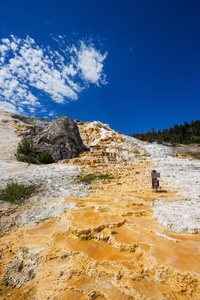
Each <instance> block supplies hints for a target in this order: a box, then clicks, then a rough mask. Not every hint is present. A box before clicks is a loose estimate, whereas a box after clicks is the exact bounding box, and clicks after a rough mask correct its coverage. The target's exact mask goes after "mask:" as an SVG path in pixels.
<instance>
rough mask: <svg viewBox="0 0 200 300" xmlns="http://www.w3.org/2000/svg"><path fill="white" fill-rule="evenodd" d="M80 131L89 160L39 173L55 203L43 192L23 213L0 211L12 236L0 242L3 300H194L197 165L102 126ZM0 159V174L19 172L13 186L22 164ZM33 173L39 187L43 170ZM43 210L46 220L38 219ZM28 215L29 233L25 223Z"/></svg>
mask: <svg viewBox="0 0 200 300" xmlns="http://www.w3.org/2000/svg"><path fill="white" fill-rule="evenodd" d="M2 118H3V117H2ZM5 118H7V120H9V117H8V116H6V117H5ZM2 124H4V125H5V122H4V123H2ZM9 124H10V127H9V128H10V129H9V130H10V131H8V130H7V129H6V128H5V127H4V129H5V130H7V131H6V132H7V135H8V132H12V130H13V128H14V127H12V126H11V123H9ZM77 124H78V126H79V130H80V133H81V136H82V139H83V141H84V143H85V145H86V146H88V147H89V148H90V149H91V151H90V152H85V153H84V154H82V155H81V156H80V157H79V158H75V159H73V160H70V161H68V160H64V161H61V162H60V163H59V164H55V165H53V167H52V166H49V171H47V170H46V169H45V170H46V171H45V172H46V173H45V174H46V176H47V174H49V175H48V176H49V177H48V180H50V175H51V174H52V175H51V176H52V182H50V184H49V185H48V184H47V191H48V193H49V189H50V186H51V185H52V184H54V180H57V179H56V178H57V177H56V178H55V177H54V176H53V174H54V172H57V173H56V174H57V175H58V174H59V172H60V174H61V175H60V177H61V179H60V182H61V186H56V185H55V184H54V185H53V187H54V189H57V190H56V193H53V191H52V198H51V194H50V195H49V196H48V195H47V194H48V193H47V191H45V190H42V193H43V194H42V195H43V196H42V195H40V194H38V196H37V197H38V198H37V199H36V196H35V197H32V198H31V199H29V200H27V201H25V203H24V204H23V207H19V208H16V207H7V208H5V209H4V208H3V209H2V219H1V222H2V223H1V224H7V226H8V225H9V226H8V228H7V229H6V230H3V232H2V236H1V242H0V256H1V270H0V280H1V287H0V299H6V300H7V299H9V300H10V299H12V300H14V299H21V300H22V299H24V300H25V299H36V300H40V299H52V300H53V299H54V300H56V299H58V300H65V299H83V300H84V299H91V300H93V299H98V300H100V299H119V300H121V299H122V300H123V299H138V300H139V299H163V300H164V299H178V300H179V299H180V300H182V299H183V300H185V299H200V246H199V245H200V234H199V231H200V226H199V219H198V216H196V215H195V208H196V207H198V201H199V194H200V191H199V190H198V186H199V177H198V176H199V166H200V165H199V162H198V161H195V162H194V161H189V160H187V159H184V160H180V159H178V158H175V157H173V155H172V152H171V149H170V148H166V147H162V146H158V145H148V144H145V143H142V142H139V141H137V140H136V139H132V138H130V137H126V136H124V135H122V134H121V133H117V132H114V131H113V130H111V129H110V128H109V126H108V125H105V124H101V123H100V122H94V123H83V122H78V121H77ZM13 126H14V125H13ZM11 136H12V137H13V138H12V141H13V143H14V138H16V141H18V138H17V137H15V136H14V135H12V134H11V133H10V138H11ZM1 156H2V159H1V168H2V167H3V166H5V164H6V163H7V164H10V165H13V166H14V165H15V168H14V167H13V168H12V170H11V172H12V175H13V177H14V176H15V174H16V173H17V170H18V168H19V167H18V165H17V163H18V162H16V161H14V159H13V158H12V159H11V158H8V157H6V158H5V159H4V158H3V152H1ZM8 159H9V160H8ZM72 163H73V164H75V165H74V166H71V164H72ZM79 165H80V166H82V168H80V166H79ZM39 167H41V166H39ZM20 168H23V167H22V166H21V165H20ZM26 168H27V166H26ZM30 168H32V169H31V170H32V171H33V172H35V173H34V174H35V176H36V177H37V176H38V175H37V172H38V170H39V169H34V168H37V167H33V166H30ZM52 168H53V169H52ZM152 169H156V170H158V171H159V172H160V173H161V189H160V190H159V192H158V193H155V192H153V191H152V189H151V179H150V173H151V170H152ZM34 170H35V171H34ZM64 170H66V173H68V177H66V175H65V172H64ZM15 172H16V173H15ZM18 172H19V170H18ZM48 172H49V173H48ZM70 172H72V173H73V176H72V177H70V174H71V173H70ZM89 173H95V174H102V173H105V174H110V175H113V176H114V179H112V180H107V181H106V180H104V181H96V182H94V183H93V184H92V186H84V185H83V184H80V183H78V177H76V176H77V175H80V174H89ZM178 173H180V174H178ZM2 174H4V179H5V176H7V178H8V174H7V173H6V172H5V171H4V173H2ZM18 174H19V173H18ZM20 174H21V173H20ZM27 174H28V171H27ZM189 175H190V176H191V177H192V178H193V180H192V181H191V182H190V179H188V178H189ZM20 176H21V175H20ZM41 176H42V175H41ZM20 178H22V176H21V177H20ZM41 178H42V177H41ZM41 178H40V180H43V179H41ZM194 178H195V181H194ZM22 179H23V178H22ZM23 180H24V179H23ZM32 180H34V179H32ZM70 180H71V181H70ZM68 181H70V182H71V185H69V184H68V185H67V182H68ZM58 182H59V180H58ZM58 182H57V184H58ZM187 184H188V185H189V186H188V187H187ZM72 190H73V191H72ZM68 191H70V192H69V194H67V192H68ZM65 193H66V195H65ZM74 193H75V194H74ZM47 196H48V197H47ZM56 206H57V207H58V208H59V209H58V210H57V211H56V209H55V207H56ZM44 207H46V208H49V211H51V214H50V213H49V217H48V214H47V216H46V215H45V216H46V217H45V218H43V219H42V218H38V215H39V214H40V211H41V215H42V211H43V210H44ZM163 207H164V210H163V209H162V208H163ZM179 207H182V208H184V207H185V211H184V209H183V211H181V210H180V209H179ZM171 208H174V211H172V210H171V211H170V209H171ZM175 208H177V210H176V209H175ZM34 209H35V210H34ZM52 210H53V212H54V214H52ZM27 212H29V213H27ZM30 212H31V213H32V214H33V216H34V218H35V223H34V222H32V223H31V222H30V223H29V222H28V220H27V219H25V217H27V216H29V215H30ZM174 212H175V215H174ZM34 213H35V214H36V215H34ZM186 213H187V214H188V215H186ZM189 214H190V215H189ZM42 216H43V217H44V214H43V215H42ZM163 216H164V220H163ZM185 216H187V218H190V222H189V220H188V219H187V218H185ZM20 218H21V219H23V218H24V219H23V220H27V224H26V223H25V222H22V221H21V219H20ZM170 218H171V219H170ZM184 218H185V219H184ZM184 220H185V222H184ZM170 224H171V226H170ZM183 224H185V227H184V226H183Z"/></svg>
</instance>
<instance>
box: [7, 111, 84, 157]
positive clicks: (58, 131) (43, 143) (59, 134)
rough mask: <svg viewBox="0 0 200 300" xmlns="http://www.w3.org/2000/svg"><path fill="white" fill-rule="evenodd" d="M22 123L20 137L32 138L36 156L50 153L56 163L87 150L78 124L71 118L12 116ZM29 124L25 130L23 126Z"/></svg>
mask: <svg viewBox="0 0 200 300" xmlns="http://www.w3.org/2000/svg"><path fill="white" fill-rule="evenodd" d="M11 117H12V118H14V119H17V120H19V121H20V124H18V127H19V128H20V129H22V130H20V131H19V132H20V136H24V137H27V138H32V139H33V141H34V144H35V151H34V154H35V156H37V155H38V154H39V153H42V152H45V151H50V152H51V154H52V156H53V158H54V161H58V160H62V159H70V158H74V157H77V156H78V155H79V154H80V153H82V152H83V151H86V150H87V148H86V147H85V146H84V144H83V141H82V139H81V137H80V134H79V130H78V127H77V125H76V123H75V122H74V121H73V120H72V119H71V118H69V117H66V116H61V117H59V118H58V119H57V120H45V119H38V118H33V117H26V116H23V115H17V114H11ZM24 123H25V124H28V126H25V128H24V129H23V128H22V127H23V124H24Z"/></svg>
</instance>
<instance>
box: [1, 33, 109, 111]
mask: <svg viewBox="0 0 200 300" xmlns="http://www.w3.org/2000/svg"><path fill="white" fill-rule="evenodd" d="M59 39H60V40H61V42H59V43H58V46H59V47H58V48H59V51H58V50H53V49H51V48H50V47H49V46H46V47H44V46H38V45H37V44H36V42H35V41H34V40H33V39H32V38H30V37H29V36H28V37H27V38H26V39H20V38H18V37H16V36H13V35H11V37H10V38H9V39H8V38H5V39H2V40H1V43H0V53H1V55H0V104H1V106H0V107H1V109H3V108H4V109H5V110H6V109H7V110H10V111H11V110H12V111H19V112H20V113H22V112H25V111H26V110H28V111H29V112H31V113H33V112H35V110H36V109H37V108H38V107H40V111H42V108H43V97H44V96H45V101H46V99H47V100H48V101H52V102H56V103H66V102H68V101H72V100H77V99H78V94H79V93H80V92H81V91H82V90H83V89H85V88H86V87H88V86H89V84H96V85H100V84H105V83H106V81H105V78H106V76H105V74H104V73H103V67H104V61H105V59H106V57H107V53H105V54H101V53H100V51H98V50H96V49H95V47H94V45H92V44H91V43H90V44H86V43H85V42H83V41H78V45H72V46H68V47H66V45H65V42H64V37H62V36H59V37H58V40H59ZM54 40H56V41H57V39H54ZM60 40H59V41H60ZM61 46H63V47H64V48H63V49H61ZM38 94H40V96H38ZM6 105H7V108H6V107H5V106H6ZM2 107H3V108H2ZM51 113H52V112H50V114H51Z"/></svg>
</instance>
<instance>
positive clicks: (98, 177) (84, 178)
mask: <svg viewBox="0 0 200 300" xmlns="http://www.w3.org/2000/svg"><path fill="white" fill-rule="evenodd" d="M103 179H104V180H106V179H107V180H108V179H114V177H113V176H110V175H109V174H101V175H96V174H86V175H84V176H79V180H80V181H82V182H85V183H92V181H94V180H103Z"/></svg>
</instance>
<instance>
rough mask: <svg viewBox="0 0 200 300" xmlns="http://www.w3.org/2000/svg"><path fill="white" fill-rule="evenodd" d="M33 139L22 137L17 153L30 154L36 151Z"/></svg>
mask: <svg viewBox="0 0 200 300" xmlns="http://www.w3.org/2000/svg"><path fill="white" fill-rule="evenodd" d="M34 148H35V147H34V144H33V140H28V139H26V138H24V139H22V140H21V142H20V143H19V144H18V147H17V154H23V155H29V154H32V153H33V151H34Z"/></svg>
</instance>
